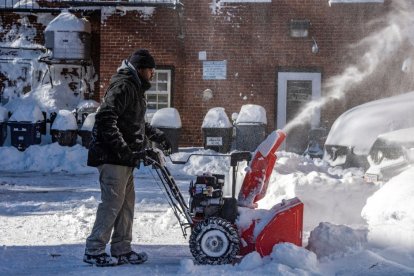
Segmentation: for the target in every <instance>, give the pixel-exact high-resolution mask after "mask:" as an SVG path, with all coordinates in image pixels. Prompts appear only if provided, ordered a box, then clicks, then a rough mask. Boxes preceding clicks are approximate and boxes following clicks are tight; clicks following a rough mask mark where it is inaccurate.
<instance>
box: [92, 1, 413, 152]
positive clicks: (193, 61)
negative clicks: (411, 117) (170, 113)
mask: <svg viewBox="0 0 414 276" xmlns="http://www.w3.org/2000/svg"><path fill="white" fill-rule="evenodd" d="M182 2H183V3H184V11H183V17H182V21H180V17H179V13H178V10H174V9H171V8H162V7H159V8H156V9H154V12H153V14H152V15H151V16H144V15H143V14H142V13H141V12H139V11H129V12H126V13H125V12H120V11H119V12H117V13H115V14H113V15H111V16H109V17H108V18H107V19H106V20H105V21H104V22H103V23H101V21H100V18H99V16H98V15H97V14H94V15H93V16H90V20H91V21H92V26H93V34H92V36H93V55H94V57H93V59H94V63H95V65H96V67H97V69H98V72H99V76H100V80H99V84H97V85H99V93H97V94H96V95H99V97H97V100H99V99H98V98H100V97H102V95H103V94H104V92H105V89H106V87H107V86H108V82H109V79H110V77H111V75H112V74H113V73H114V72H115V70H116V68H117V67H118V66H119V65H120V62H121V61H122V60H123V59H124V58H126V57H128V56H129V55H130V54H131V53H132V52H133V51H134V50H135V49H138V48H148V49H149V50H150V51H151V52H152V54H153V55H154V57H155V59H156V62H157V65H158V66H170V67H172V68H174V75H173V90H172V99H173V102H172V105H173V107H175V108H177V109H178V111H179V112H180V115H181V119H182V123H183V130H182V135H181V144H180V145H181V146H200V145H201V144H202V132H201V124H202V120H203V118H204V115H205V114H206V112H207V111H208V110H209V109H210V108H212V107H218V106H221V107H224V108H225V109H226V112H227V114H228V116H229V117H230V116H231V114H232V113H233V112H238V111H239V110H240V108H241V106H242V105H244V104H259V105H262V106H264V107H265V109H266V111H267V118H268V131H271V130H273V129H274V128H275V116H276V115H275V114H277V110H276V106H277V104H276V99H277V71H278V70H279V69H286V68H290V69H292V70H303V71H306V70H318V71H320V72H321V73H322V83H323V84H325V83H326V81H327V80H328V79H329V78H330V77H332V76H334V75H336V74H338V73H341V72H342V71H343V70H344V69H345V68H346V66H347V65H348V64H350V63H352V62H354V61H358V59H359V58H360V56H361V54H363V52H360V53H355V52H353V50H352V51H350V48H349V47H348V46H349V45H350V44H352V43H355V42H357V41H359V40H360V39H361V38H363V37H365V36H367V35H369V34H370V33H372V32H375V31H376V30H378V29H379V28H380V27H382V25H381V24H382V23H380V22H375V23H370V24H368V23H369V22H371V21H372V20H373V19H376V18H380V17H383V16H384V14H385V13H386V12H387V11H389V10H390V8H391V7H390V2H391V1H386V2H385V4H378V3H371V4H370V3H366V4H362V3H358V4H333V5H332V6H329V5H328V1H327V0H306V1H305V0H277V1H276V0H273V1H272V2H271V3H243V4H241V3H238V4H234V3H233V4H230V3H227V4H223V6H222V7H221V9H219V10H216V11H213V10H212V9H211V3H212V1H211V0H198V1H194V0H192V1H190V0H183V1H182ZM291 19H307V20H309V21H310V23H311V25H310V29H309V36H308V37H306V38H291V37H290V36H289V22H290V20H291ZM181 35H183V36H181ZM312 37H314V38H315V40H316V41H317V43H318V46H319V49H320V50H319V52H318V53H317V54H314V53H312V51H311V46H312V43H313V40H312ZM199 51H206V53H207V60H212V61H213V60H226V61H227V78H226V80H203V76H202V61H200V60H199V59H198V53H199ZM388 63H389V64H384V66H391V68H396V67H398V66H400V65H401V60H399V59H396V60H393V61H389V62H388ZM396 82H398V83H400V87H399V89H398V90H399V91H404V90H406V89H409V88H410V87H411V88H412V87H413V83H412V81H410V82H407V81H403V82H402V81H401V79H398V80H395V81H393V82H389V80H387V79H386V78H383V73H382V75H381V73H380V72H379V73H376V74H373V76H372V77H370V78H368V79H367V80H366V81H364V82H362V83H361V84H359V85H358V86H355V87H353V89H351V91H350V92H349V94H348V95H349V96H347V97H345V99H338V100H332V101H331V102H330V104H329V105H326V106H324V107H323V108H322V118H321V121H322V122H325V121H327V124H328V126H329V125H331V124H332V123H333V121H334V120H335V119H336V118H337V117H338V115H340V114H341V113H342V112H343V111H344V110H346V109H348V108H350V107H352V106H355V105H357V104H360V103H362V102H366V101H368V100H372V99H375V98H378V97H380V95H379V94H381V97H382V96H386V95H388V94H393V93H394V92H395V91H394V92H392V90H393V85H394V84H395V83H396ZM402 83H403V84H402ZM373 84H375V85H373ZM384 87H387V89H386V90H387V92H386V93H385V94H384V92H383V91H382V90H383V88H384ZM206 89H211V90H212V91H213V98H212V99H211V100H208V101H203V91H204V90H206ZM325 93H327V91H326V90H325V89H323V90H322V94H323V95H324V94H325ZM395 93H397V92H395Z"/></svg>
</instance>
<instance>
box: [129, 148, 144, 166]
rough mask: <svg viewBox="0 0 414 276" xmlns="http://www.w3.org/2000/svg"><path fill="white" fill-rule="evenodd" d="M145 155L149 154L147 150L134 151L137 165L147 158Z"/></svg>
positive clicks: (133, 155)
mask: <svg viewBox="0 0 414 276" xmlns="http://www.w3.org/2000/svg"><path fill="white" fill-rule="evenodd" d="M145 156H147V154H146V151H145V150H142V151H134V152H132V159H133V160H134V162H135V165H136V166H138V165H139V163H141V160H145Z"/></svg>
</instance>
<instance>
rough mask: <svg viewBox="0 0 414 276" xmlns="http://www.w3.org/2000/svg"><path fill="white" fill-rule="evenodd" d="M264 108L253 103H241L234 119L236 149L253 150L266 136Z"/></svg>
mask: <svg viewBox="0 0 414 276" xmlns="http://www.w3.org/2000/svg"><path fill="white" fill-rule="evenodd" d="M266 125H267V119H266V110H265V109H264V108H263V107H262V106H260V105H255V104H246V105H243V106H242V107H241V109H240V112H239V114H238V116H237V119H236V121H235V128H236V149H237V150H240V151H255V150H256V148H257V147H258V146H259V145H260V143H261V142H263V140H264V139H265V138H266Z"/></svg>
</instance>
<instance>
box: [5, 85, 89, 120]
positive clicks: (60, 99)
mask: <svg viewBox="0 0 414 276" xmlns="http://www.w3.org/2000/svg"><path fill="white" fill-rule="evenodd" d="M81 100H82V99H80V97H77V96H75V94H74V93H73V91H72V90H70V88H69V87H68V86H67V84H65V83H64V82H60V83H58V84H55V85H54V86H53V87H51V85H50V84H44V85H39V86H38V87H36V89H34V90H32V91H30V92H29V93H27V94H25V95H23V96H22V97H20V98H16V99H13V100H12V101H9V102H8V103H7V104H6V105H5V107H6V108H7V109H8V110H10V111H11V112H14V110H16V109H17V108H19V107H20V106H26V105H33V104H35V105H38V106H39V108H40V109H41V110H43V111H46V113H47V115H50V113H51V112H58V111H59V110H61V109H67V110H72V109H75V108H76V106H77V105H78V104H79V102H80V101H81Z"/></svg>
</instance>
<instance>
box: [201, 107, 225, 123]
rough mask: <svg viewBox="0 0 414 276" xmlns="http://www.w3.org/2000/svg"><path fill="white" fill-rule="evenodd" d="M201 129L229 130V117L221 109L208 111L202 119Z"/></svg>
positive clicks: (216, 108)
mask: <svg viewBox="0 0 414 276" xmlns="http://www.w3.org/2000/svg"><path fill="white" fill-rule="evenodd" d="M201 127H202V128H231V127H232V124H231V123H230V120H229V117H227V114H226V111H225V109H224V108H223V107H215V108H212V109H210V110H209V111H208V112H207V114H206V116H205V117H204V120H203V124H202V125H201Z"/></svg>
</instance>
